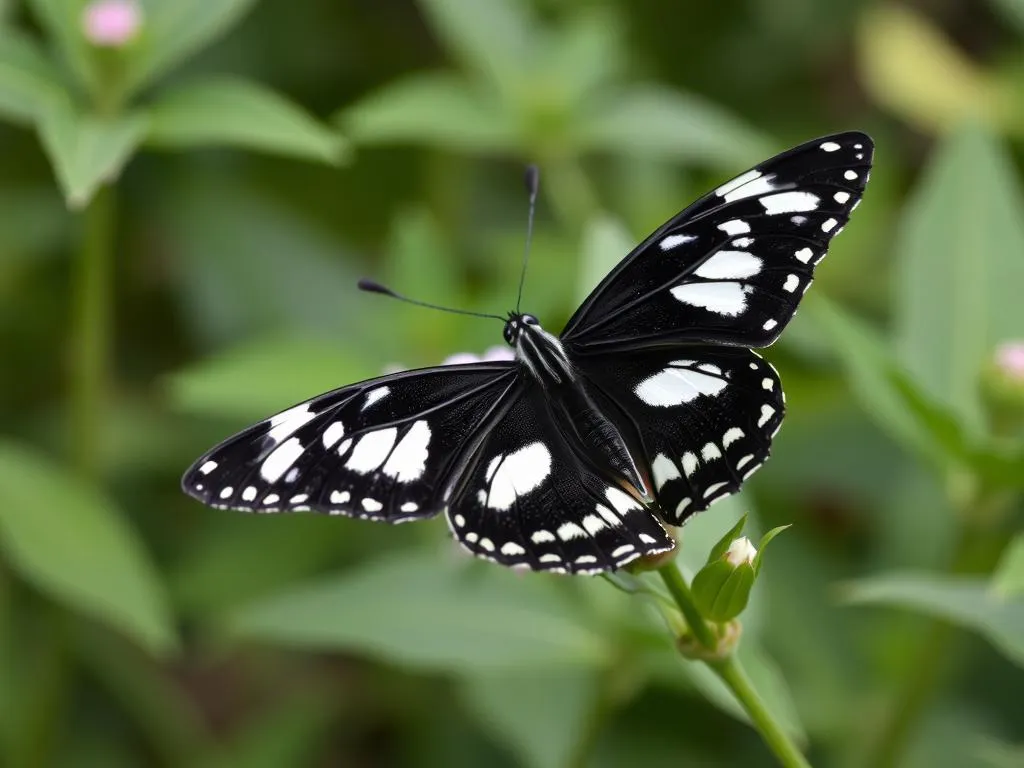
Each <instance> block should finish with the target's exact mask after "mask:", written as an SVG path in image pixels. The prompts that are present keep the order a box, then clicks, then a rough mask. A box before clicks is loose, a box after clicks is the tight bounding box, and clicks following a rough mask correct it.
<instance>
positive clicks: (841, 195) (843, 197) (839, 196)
mask: <svg viewBox="0 0 1024 768" xmlns="http://www.w3.org/2000/svg"><path fill="white" fill-rule="evenodd" d="M832 198H833V199H834V200H835V201H836V202H837V203H840V204H842V203H845V202H846V201H847V200H849V199H850V193H849V192H836V193H835V194H834V195H832Z"/></svg>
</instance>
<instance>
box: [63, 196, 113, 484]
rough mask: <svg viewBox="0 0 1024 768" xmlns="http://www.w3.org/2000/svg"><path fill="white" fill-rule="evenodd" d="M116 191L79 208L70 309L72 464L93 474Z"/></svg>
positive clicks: (101, 398) (105, 347)
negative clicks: (81, 211)
mask: <svg viewBox="0 0 1024 768" xmlns="http://www.w3.org/2000/svg"><path fill="white" fill-rule="evenodd" d="M114 203H115V193H114V189H113V187H111V186H108V185H104V186H102V187H100V189H99V190H98V191H97V192H96V195H95V196H94V197H93V199H92V200H91V201H90V203H89V205H88V207H87V208H86V209H85V211H84V213H83V214H82V227H83V230H82V234H81V246H80V248H79V251H78V256H77V264H76V265H75V274H74V285H73V288H72V290H73V292H74V295H73V302H74V307H73V311H72V363H71V411H72V423H73V439H72V445H73V454H74V460H75V465H76V467H77V468H78V470H79V472H80V473H81V474H82V475H83V476H84V477H86V478H89V479H92V480H94V479H96V477H97V475H98V473H99V460H100V455H101V447H102V445H101V432H102V427H101V425H102V422H103V416H104V413H103V412H104V400H105V391H106V384H107V382H106V371H107V361H108V358H109V354H110V326H111V295H112V293H113V291H112V283H113V280H112V275H111V270H112V267H113V250H114V249H113V245H114V217H115V207H114Z"/></svg>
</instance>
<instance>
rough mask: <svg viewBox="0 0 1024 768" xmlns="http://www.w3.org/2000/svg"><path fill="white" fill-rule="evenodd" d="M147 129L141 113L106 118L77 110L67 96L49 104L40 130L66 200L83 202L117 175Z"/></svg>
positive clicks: (78, 204) (77, 205) (76, 203)
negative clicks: (67, 99) (66, 100)
mask: <svg viewBox="0 0 1024 768" xmlns="http://www.w3.org/2000/svg"><path fill="white" fill-rule="evenodd" d="M145 131H146V118H145V116H143V115H141V114H139V113H129V114H127V115H124V116H122V117H116V118H103V117H98V116H96V115H90V114H82V113H80V112H77V111H76V110H75V108H74V107H72V106H71V105H70V104H69V103H68V102H57V103H54V104H48V105H47V106H46V108H45V109H44V110H43V112H42V115H41V119H40V122H39V134H40V138H41V139H42V142H43V147H44V148H45V149H46V153H47V154H48V155H49V157H50V162H51V163H52V164H53V167H54V172H55V173H56V175H57V180H58V181H59V182H60V186H61V189H62V191H63V192H64V198H65V200H66V201H67V203H68V205H69V206H70V207H71V208H82V207H84V206H85V205H86V204H87V203H88V202H89V200H90V199H91V198H92V196H93V194H94V193H95V192H96V190H97V189H98V188H99V186H100V185H101V184H103V183H106V182H109V181H112V180H114V179H116V178H117V176H118V174H120V172H121V169H122V168H123V167H124V165H125V164H126V163H127V162H128V161H129V160H130V159H131V156H132V154H133V153H134V152H135V150H136V148H137V147H138V145H139V142H140V141H141V140H142V137H143V135H144V134H145Z"/></svg>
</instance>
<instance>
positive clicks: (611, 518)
mask: <svg viewBox="0 0 1024 768" xmlns="http://www.w3.org/2000/svg"><path fill="white" fill-rule="evenodd" d="M594 508H595V509H596V510H597V514H599V515H600V516H601V517H603V518H604V521H605V522H606V523H608V525H613V526H614V525H622V520H620V519H619V517H618V516H617V515H616V514H615V513H614V512H612V511H611V510H610V509H608V507H606V506H605V505H604V504H596V505H594Z"/></svg>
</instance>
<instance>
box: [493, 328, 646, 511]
mask: <svg viewBox="0 0 1024 768" xmlns="http://www.w3.org/2000/svg"><path fill="white" fill-rule="evenodd" d="M505 340H506V341H508V342H509V343H510V344H511V345H512V346H513V347H515V350H516V359H517V360H518V361H519V362H520V364H521V365H522V366H523V368H525V370H526V371H527V375H529V376H530V377H532V378H533V379H535V380H536V381H537V383H538V384H539V385H540V387H541V389H543V391H544V393H545V397H546V400H547V405H548V410H549V413H550V415H551V417H552V418H553V419H554V420H555V421H556V422H557V423H559V426H560V428H561V430H562V432H563V434H564V435H566V436H567V437H571V438H572V439H571V441H570V442H571V443H572V444H573V446H574V448H575V449H576V451H577V454H578V455H579V456H581V457H587V460H588V461H589V462H590V463H592V464H593V465H595V466H596V468H598V469H599V471H601V472H602V473H603V474H606V475H607V476H609V478H611V479H614V480H615V481H616V482H617V483H618V484H620V485H622V484H625V485H626V486H632V487H633V488H635V489H636V490H637V492H638V493H639V494H640V495H644V494H645V493H646V489H645V488H644V485H643V482H642V480H641V479H640V473H639V472H638V471H637V467H636V464H635V463H634V461H633V459H632V457H631V455H630V450H629V448H628V447H627V445H626V441H625V439H624V438H623V436H622V434H621V433H620V431H619V430H618V429H617V428H616V426H615V425H614V424H613V423H612V422H611V421H610V420H609V419H608V417H607V416H606V415H605V414H604V413H603V412H602V409H601V408H599V407H598V406H597V404H596V403H595V402H594V400H593V397H592V396H591V392H590V391H589V387H588V383H587V382H586V381H584V380H583V379H581V378H580V376H579V374H578V372H577V371H576V370H575V368H574V366H573V364H572V361H571V359H570V358H569V356H568V355H567V354H566V351H565V349H564V347H563V346H562V342H561V341H560V340H559V339H558V337H557V336H554V335H553V334H550V333H548V332H547V331H545V330H544V329H543V328H542V327H541V325H540V323H539V321H538V320H537V318H536V317H534V316H533V315H519V314H511V315H510V316H509V319H508V322H507V323H506V324H505Z"/></svg>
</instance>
